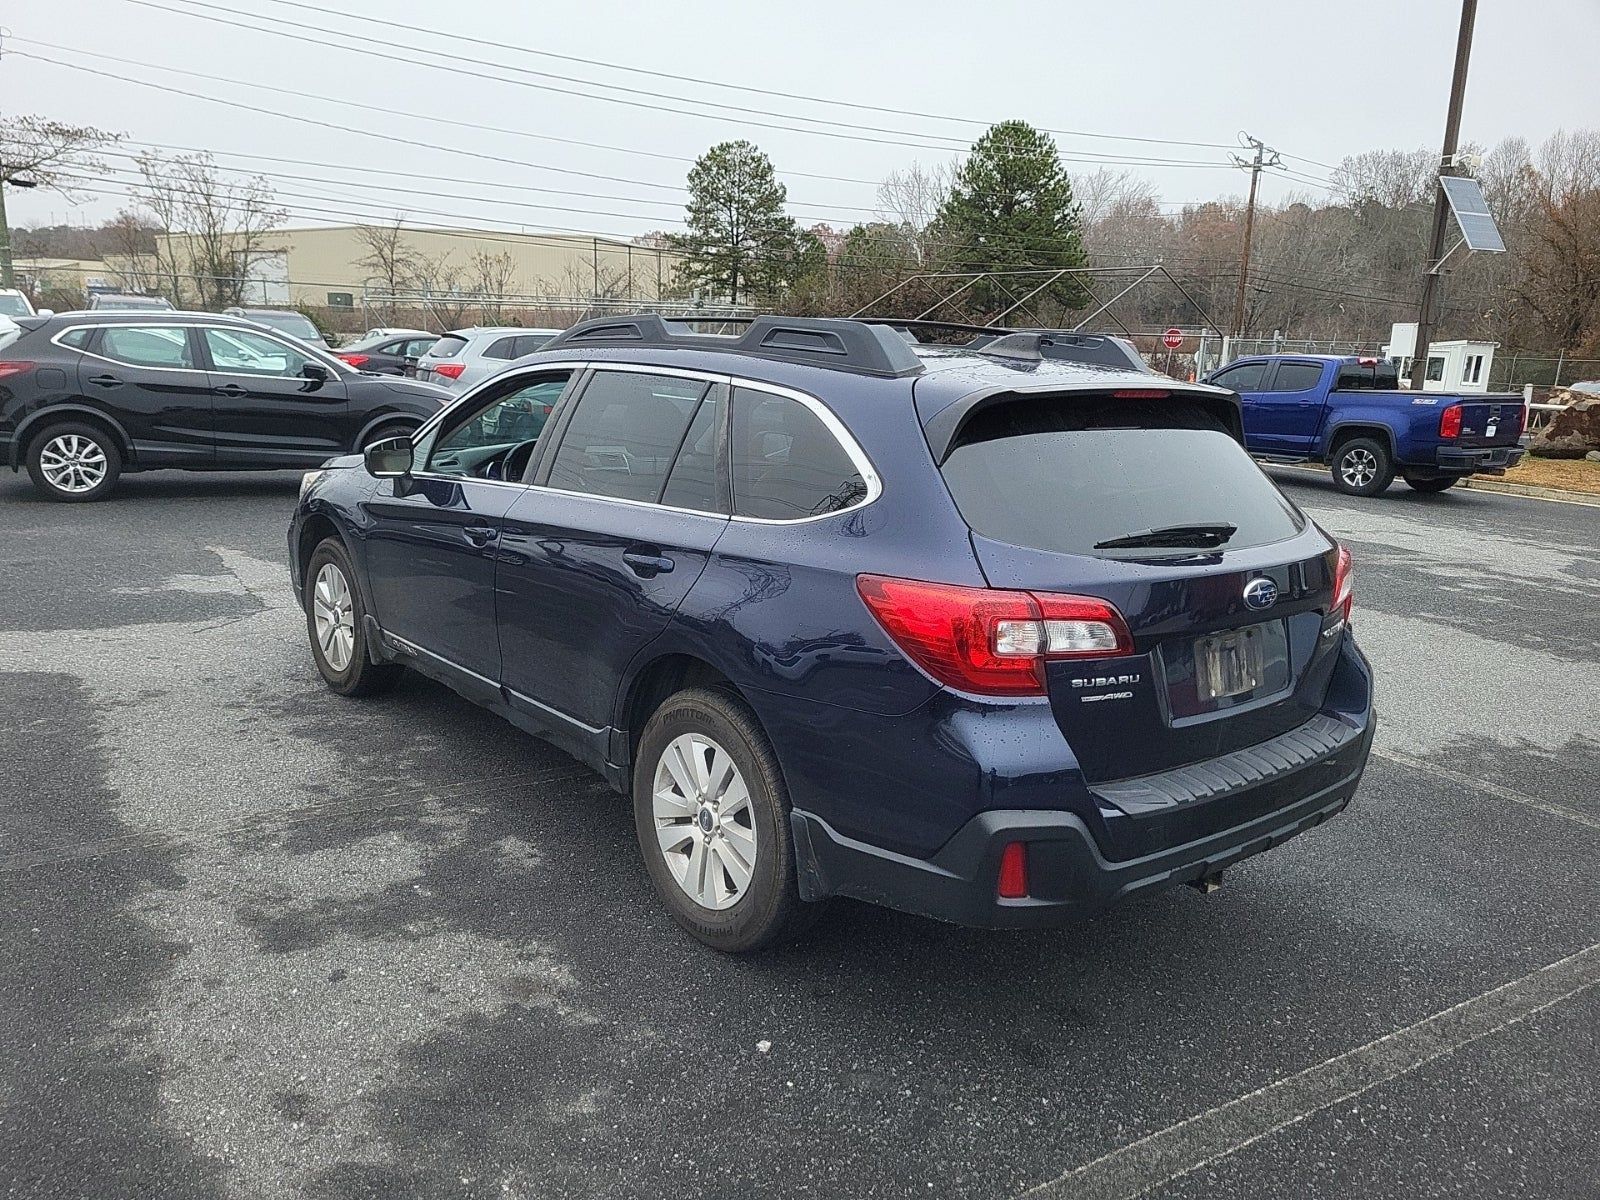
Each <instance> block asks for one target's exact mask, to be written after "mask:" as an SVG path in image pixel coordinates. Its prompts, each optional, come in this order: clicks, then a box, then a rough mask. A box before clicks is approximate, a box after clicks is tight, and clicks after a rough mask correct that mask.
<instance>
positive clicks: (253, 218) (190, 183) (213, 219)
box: [132, 151, 288, 309]
mask: <svg viewBox="0 0 1600 1200" xmlns="http://www.w3.org/2000/svg"><path fill="white" fill-rule="evenodd" d="M137 161H138V165H139V174H140V176H141V177H142V178H141V182H140V183H138V184H136V185H134V187H133V189H132V191H133V195H134V198H135V199H136V200H137V201H138V202H139V203H140V204H141V205H143V207H144V208H145V209H147V210H148V211H149V213H150V214H151V215H152V216H153V217H154V218H155V219H156V221H158V222H159V223H160V225H161V228H162V230H163V232H164V234H165V236H163V237H160V238H157V240H156V244H157V251H156V259H157V264H156V265H157V269H158V270H159V272H160V274H161V276H162V278H163V279H164V280H165V281H166V283H167V284H168V286H169V287H170V289H171V292H172V299H173V302H174V303H179V302H180V298H181V297H182V296H183V295H184V294H185V290H186V289H185V286H184V285H185V284H192V285H193V291H194V295H195V298H196V301H197V302H198V303H199V305H200V306H201V307H202V308H207V309H220V308H225V307H227V306H229V305H232V304H239V303H242V302H243V301H244V300H245V299H246V298H247V290H248V286H249V283H250V281H251V269H252V267H253V266H254V264H255V263H256V262H258V261H259V260H260V259H261V258H263V257H265V256H266V255H267V253H268V246H267V243H268V240H269V235H270V234H271V233H272V231H273V230H274V229H276V228H278V226H280V225H282V224H283V222H284V219H285V218H286V217H287V215H288V214H287V213H286V212H285V211H284V209H282V208H280V207H279V206H278V205H277V204H276V202H275V199H274V197H273V193H272V189H271V188H270V187H269V186H268V184H267V181H266V180H265V179H263V178H262V177H260V176H255V177H253V178H245V179H229V178H225V177H224V176H222V175H221V174H220V173H219V172H218V170H217V167H216V164H215V163H214V162H213V161H212V159H211V156H210V155H209V154H178V155H175V156H173V157H172V158H170V159H169V158H164V157H162V156H161V155H160V154H159V153H156V152H154V151H152V152H150V153H148V154H142V155H140V156H139V158H138V160H137Z"/></svg>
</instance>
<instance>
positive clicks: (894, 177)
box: [878, 160, 960, 268]
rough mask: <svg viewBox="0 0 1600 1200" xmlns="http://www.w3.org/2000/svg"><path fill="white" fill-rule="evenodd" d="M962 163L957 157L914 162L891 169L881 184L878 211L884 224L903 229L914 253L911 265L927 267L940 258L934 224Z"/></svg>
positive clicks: (906, 241) (879, 186)
mask: <svg viewBox="0 0 1600 1200" xmlns="http://www.w3.org/2000/svg"><path fill="white" fill-rule="evenodd" d="M959 170H960V166H959V164H958V163H956V162H955V161H954V160H952V161H949V162H938V163H933V164H932V165H926V166H925V165H924V164H922V163H920V162H914V163H912V164H911V165H910V166H909V167H907V168H906V169H905V170H903V171H894V172H891V173H890V174H889V175H888V177H887V178H885V179H884V181H883V182H882V183H880V184H879V185H878V210H879V215H880V216H881V217H882V218H883V222H884V223H885V224H890V225H898V226H900V227H901V228H902V229H903V230H904V238H905V243H906V248H907V249H908V250H909V252H910V253H911V254H912V255H913V256H914V262H913V263H912V264H910V265H913V266H916V267H921V268H927V267H929V266H932V265H933V264H934V263H936V262H937V261H938V257H939V256H938V253H937V251H938V249H939V247H938V245H937V242H938V235H937V234H936V233H935V232H934V228H935V226H934V223H935V220H936V218H937V217H938V216H939V210H940V209H942V208H943V207H944V203H945V201H946V200H948V199H949V198H950V189H951V187H952V186H954V184H955V180H956V175H957V173H958V171H959Z"/></svg>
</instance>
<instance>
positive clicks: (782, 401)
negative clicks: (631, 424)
mask: <svg viewBox="0 0 1600 1200" xmlns="http://www.w3.org/2000/svg"><path fill="white" fill-rule="evenodd" d="M730 438H731V441H732V447H731V450H732V468H733V511H734V513H735V514H736V515H738V516H741V517H757V518H760V519H762V520H768V521H793V520H799V519H802V518H805V517H815V516H820V515H822V514H825V513H831V512H838V511H839V510H840V509H842V508H849V507H850V506H851V505H853V504H858V503H860V502H861V501H862V500H864V499H866V496H867V481H866V479H865V478H864V477H863V476H862V473H861V468H860V467H858V466H857V465H856V463H855V462H854V460H852V459H851V457H850V455H849V454H848V453H847V452H846V450H845V448H844V446H843V445H841V444H840V442H839V439H838V438H837V437H835V436H834V434H833V433H832V431H831V430H829V429H828V427H827V425H825V424H824V423H823V421H822V418H821V417H819V416H818V415H817V414H816V413H815V412H813V411H812V410H811V409H810V408H809V407H808V406H807V405H805V404H802V403H801V402H800V401H799V400H795V399H793V398H792V397H789V396H778V395H774V394H772V393H770V392H760V391H755V390H753V389H750V388H735V389H734V393H733V425H732V429H731V430H730Z"/></svg>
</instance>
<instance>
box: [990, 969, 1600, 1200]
mask: <svg viewBox="0 0 1600 1200" xmlns="http://www.w3.org/2000/svg"><path fill="white" fill-rule="evenodd" d="M1597 983H1600V943H1596V944H1595V945H1592V946H1588V947H1586V948H1585V949H1582V950H1579V951H1578V952H1577V953H1576V954H1572V955H1569V956H1568V957H1566V958H1563V959H1561V960H1560V961H1559V962H1554V963H1551V964H1550V965H1549V966H1546V967H1541V968H1540V969H1539V970H1537V971H1534V972H1533V973H1532V974H1529V975H1524V976H1523V977H1522V978H1521V979H1514V980H1512V981H1511V982H1510V983H1506V984H1502V985H1501V986H1500V987H1497V988H1495V989H1493V990H1492V991H1488V992H1484V993H1483V994H1482V995H1481V996H1474V997H1473V998H1472V999H1470V1000H1465V1001H1463V1002H1462V1003H1460V1004H1457V1005H1455V1006H1454V1007H1453V1008H1447V1009H1445V1010H1444V1011H1443V1012H1438V1013H1435V1014H1434V1015H1433V1016H1431V1017H1427V1018H1425V1019H1423V1020H1421V1021H1418V1022H1417V1023H1416V1024H1414V1025H1407V1026H1406V1027H1405V1028H1404V1029H1397V1030H1396V1031H1395V1032H1393V1033H1391V1034H1387V1035H1385V1036H1384V1037H1381V1038H1378V1039H1377V1040H1376V1041H1372V1042H1368V1043H1367V1044H1366V1045H1364V1046H1358V1047H1357V1048H1356V1049H1354V1050H1348V1051H1346V1052H1345V1053H1343V1054H1341V1055H1339V1056H1338V1057H1336V1058H1330V1059H1328V1060H1327V1061H1326V1062H1323V1063H1318V1064H1317V1065H1316V1066H1314V1067H1307V1068H1306V1069H1305V1070H1304V1071H1301V1072H1299V1073H1298V1074H1296V1075H1291V1076H1289V1077H1288V1078H1287V1079H1280V1080H1278V1082H1276V1083H1271V1084H1268V1085H1267V1086H1266V1087H1263V1088H1260V1089H1258V1090H1256V1091H1254V1092H1251V1093H1249V1094H1248V1095H1245V1096H1240V1097H1239V1098H1238V1099H1235V1100H1230V1101H1228V1102H1227V1103H1226V1104H1221V1105H1218V1106H1217V1107H1216V1108H1213V1109H1209V1110H1207V1111H1206V1112H1203V1113H1200V1114H1198V1115H1196V1116H1193V1117H1189V1118H1188V1119H1186V1120H1183V1121H1180V1122H1178V1124H1176V1125H1172V1126H1169V1127H1168V1128H1166V1129H1163V1130H1161V1131H1159V1132H1157V1133H1152V1134H1150V1135H1149V1136H1148V1137H1143V1138H1140V1139H1139V1140H1138V1141H1136V1142H1133V1143H1130V1144H1129V1145H1126V1146H1124V1147H1122V1148H1121V1149H1120V1150H1113V1151H1112V1152H1111V1153H1110V1154H1107V1155H1104V1156H1103V1157H1101V1158H1097V1159H1095V1160H1094V1161H1093V1162H1090V1163H1085V1164H1084V1165H1083V1166H1081V1167H1077V1168H1075V1169H1073V1170H1071V1171H1068V1172H1067V1173H1066V1174H1065V1175H1061V1176H1058V1177H1057V1178H1055V1179H1052V1180H1050V1181H1049V1182H1047V1183H1042V1184H1040V1185H1039V1186H1037V1187H1034V1188H1030V1189H1029V1190H1028V1191H1026V1192H1024V1193H1023V1196H1024V1197H1028V1198H1029V1200H1044V1198H1046V1197H1061V1198H1063V1200H1065V1198H1067V1197H1071V1198H1072V1200H1132V1198H1133V1197H1136V1196H1142V1195H1144V1194H1145V1193H1146V1192H1148V1191H1150V1190H1151V1189H1152V1188H1157V1187H1160V1186H1161V1185H1163V1184H1166V1183H1170V1182H1172V1181H1173V1180H1174V1179H1178V1178H1181V1177H1182V1176H1184V1175H1188V1174H1189V1173H1190V1172H1192V1171H1197V1170H1199V1169H1200V1168H1202V1167H1204V1166H1207V1165H1208V1164H1210V1163H1214V1162H1216V1161H1218V1160H1219V1159H1223V1158H1226V1157H1227V1156H1228V1155H1230V1154H1233V1153H1235V1152H1236V1151H1239V1150H1242V1149H1244V1148H1245V1147H1246V1146H1249V1145H1252V1144H1253V1143H1255V1142H1259V1141H1260V1140H1261V1139H1263V1138H1266V1137H1270V1136H1271V1135H1272V1134H1274V1133H1277V1132H1278V1131H1279V1130H1281V1129H1286V1128H1288V1127H1289V1126H1290V1125H1294V1124H1296V1123H1298V1122H1300V1121H1303V1120H1305V1119H1306V1118H1307V1117H1309V1116H1311V1115H1313V1114H1314V1113H1319V1112H1321V1111H1322V1110H1323V1109H1326V1108H1331V1107H1332V1106H1333V1105H1335V1104H1340V1103H1342V1102H1344V1101H1346V1100H1350V1099H1353V1098H1354V1097H1356V1096H1359V1095H1361V1094H1362V1093H1363V1092H1366V1091H1368V1090H1370V1089H1372V1088H1375V1087H1377V1086H1378V1085H1379V1084H1381V1083H1384V1082H1386V1081H1388V1080H1390V1079H1394V1078H1396V1077H1397V1076H1400V1075H1404V1074H1406V1073H1407V1072H1409V1071H1414V1070H1416V1069H1417V1068H1418V1067H1420V1066H1423V1065H1424V1064H1426V1063H1430V1062H1432V1061H1433V1060H1434V1059H1436V1058H1440V1057H1442V1056H1444V1055H1446V1054H1449V1053H1451V1052H1453V1051H1455V1050H1459V1049H1460V1048H1461V1047H1463V1046H1466V1045H1469V1044H1471V1043H1472V1042H1475V1041H1478V1040H1479V1039H1480V1038H1485V1037H1488V1036H1489V1035H1490V1034H1494V1033H1498V1032H1499V1031H1500V1030H1502V1029H1505V1028H1506V1027H1508V1026H1510V1025H1514V1024H1516V1023H1517V1022H1518V1021H1523V1020H1526V1019H1527V1018H1528V1017H1531V1016H1533V1015H1534V1014H1535V1013H1538V1012H1542V1011H1543V1010H1544V1009H1547V1008H1549V1007H1550V1006H1551V1005H1554V1004H1559V1003H1560V1002H1561V1001H1563V1000H1565V999H1567V998H1569V997H1571V996H1575V995H1577V994H1578V993H1579V992H1581V991H1583V990H1584V989H1586V988H1591V987H1593V986H1594V985H1595V984H1597ZM1019 1200H1020V1198H1019Z"/></svg>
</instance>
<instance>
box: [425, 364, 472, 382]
mask: <svg viewBox="0 0 1600 1200" xmlns="http://www.w3.org/2000/svg"><path fill="white" fill-rule="evenodd" d="M466 369H467V364H466V363H435V364H434V365H433V367H432V370H433V373H434V374H435V375H443V376H444V377H445V378H446V379H460V378H461V372H463V371H465V370H466Z"/></svg>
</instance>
